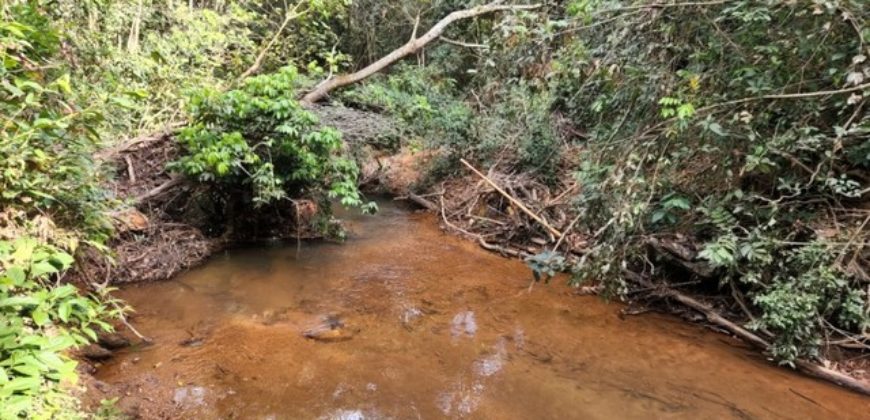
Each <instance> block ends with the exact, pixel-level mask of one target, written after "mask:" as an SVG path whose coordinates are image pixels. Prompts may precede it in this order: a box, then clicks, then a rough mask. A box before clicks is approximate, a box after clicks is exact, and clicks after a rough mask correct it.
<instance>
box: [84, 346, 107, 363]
mask: <svg viewBox="0 0 870 420" xmlns="http://www.w3.org/2000/svg"><path fill="white" fill-rule="evenodd" d="M81 352H82V356H84V357H86V358H88V359H91V360H97V361H100V360H106V359H110V358H111V357H112V352H111V351H110V350H107V349H106V348H105V347H103V346H101V345H99V344H90V345H87V346H85V347H84V348H82V350H81Z"/></svg>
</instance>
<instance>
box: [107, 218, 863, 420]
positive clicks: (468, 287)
mask: <svg viewBox="0 0 870 420" xmlns="http://www.w3.org/2000/svg"><path fill="white" fill-rule="evenodd" d="M381 209H382V212H381V213H380V214H379V215H377V216H358V215H345V216H346V217H348V218H349V219H350V221H351V230H352V232H353V234H352V235H351V239H350V240H349V241H348V242H347V243H345V244H331V243H322V242H318V243H310V244H305V245H304V246H303V247H302V249H301V251H300V252H299V254H298V255H297V252H296V248H295V244H291V245H287V246H284V245H281V244H272V245H271V246H268V247H263V248H257V249H242V250H235V251H232V252H228V253H226V254H225V255H222V256H219V257H217V258H214V260H213V261H212V262H210V263H209V264H207V265H206V266H204V267H202V268H201V269H198V270H194V271H191V272H190V273H187V274H185V275H183V276H180V277H179V278H178V279H176V280H174V281H170V282H165V283H160V284H151V285H144V286H139V287H130V288H127V289H125V290H123V291H122V292H121V293H120V294H121V297H123V298H125V299H127V300H129V301H130V303H131V304H133V306H134V307H136V308H137V309H138V310H139V312H138V313H137V315H136V316H135V322H136V324H137V326H138V327H139V328H140V329H141V330H142V331H143V332H144V333H146V334H147V335H149V336H151V337H153V338H154V339H155V340H156V344H155V345H153V346H148V347H136V348H132V349H130V350H127V351H126V352H124V353H122V354H121V355H119V356H118V357H116V358H115V359H114V360H113V361H111V362H110V363H109V364H108V365H106V366H103V367H102V368H101V369H100V371H99V373H98V377H99V378H100V379H101V380H103V381H106V382H109V383H112V384H117V385H118V386H119V387H120V389H123V390H126V394H128V395H129V397H124V398H122V399H121V401H120V405H121V406H122V407H127V408H129V407H131V406H133V405H138V407H139V413H140V414H141V415H142V416H143V417H144V418H245V419H247V418H254V419H296V418H311V419H387V418H396V419H406V418H410V419H417V418H421V419H423V418H424V419H430V418H493V419H525V418H534V419H547V418H552V419H570V418H577V419H588V418H592V419H596V418H599V419H612V418H644V419H646V418H692V419H695V418H795V419H803V418H832V417H833V416H836V417H837V418H861V417H862V416H866V414H867V413H868V410H870V402H868V400H867V399H865V398H863V397H860V396H858V395H854V394H850V393H848V392H846V391H843V390H840V389H837V388H835V387H832V386H829V385H827V384H824V383H819V382H816V381H814V380H811V379H808V378H805V377H801V376H798V375H796V374H793V373H791V372H789V371H787V370H784V369H778V368H775V367H773V366H771V365H769V364H768V363H767V362H765V361H764V360H762V359H761V357H760V356H758V355H756V354H755V353H752V352H750V351H746V350H744V349H742V348H741V347H740V346H739V344H737V343H735V342H732V341H731V340H730V339H728V338H727V337H724V336H721V335H718V334H714V333H710V332H706V331H704V330H703V329H702V328H700V327H697V326H691V325H685V324H683V323H681V322H679V321H674V320H672V319H670V318H668V317H664V316H658V315H647V316H642V317H629V318H627V319H625V320H620V318H619V317H618V316H617V311H618V310H619V307H617V306H615V305H606V304H604V303H602V302H600V301H599V300H597V299H595V298H587V297H576V296H573V295H572V294H571V293H570V291H569V290H568V289H566V288H564V287H563V286H561V285H559V284H558V282H554V284H553V285H552V286H550V287H548V288H547V287H544V288H540V289H538V288H536V289H535V290H534V291H533V292H532V293H531V294H528V293H525V290H526V286H527V285H528V281H529V273H528V271H527V269H526V268H525V267H524V265H523V264H522V263H521V262H517V261H511V260H505V259H502V258H499V257H498V256H494V255H491V254H487V253H485V252H483V251H481V250H479V249H478V248H476V247H475V246H474V245H473V244H470V243H466V242H463V241H461V240H459V239H457V238H454V237H451V236H449V235H445V234H442V233H441V232H440V231H439V230H438V229H437V226H436V225H435V221H434V220H432V219H430V218H429V217H428V216H426V215H415V214H411V213H407V212H405V211H403V210H400V209H398V208H396V207H395V206H392V205H390V204H389V203H382V204H381ZM723 342H724V343H723ZM735 344H736V345H735ZM125 404H126V405H125ZM835 413H836V415H835Z"/></svg>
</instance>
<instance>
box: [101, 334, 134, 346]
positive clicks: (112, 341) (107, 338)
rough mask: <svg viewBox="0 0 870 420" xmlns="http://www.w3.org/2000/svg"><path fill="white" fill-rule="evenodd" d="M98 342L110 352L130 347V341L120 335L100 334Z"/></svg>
mask: <svg viewBox="0 0 870 420" xmlns="http://www.w3.org/2000/svg"><path fill="white" fill-rule="evenodd" d="M97 342H98V343H99V344H100V346H102V347H104V348H107V349H109V350H118V349H122V348H125V347H130V340H128V339H127V337H124V336H123V335H121V334H118V333H103V334H100V337H99V340H97Z"/></svg>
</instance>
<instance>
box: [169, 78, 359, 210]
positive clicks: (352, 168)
mask: <svg viewBox="0 0 870 420" xmlns="http://www.w3.org/2000/svg"><path fill="white" fill-rule="evenodd" d="M298 77H299V76H298V74H297V71H296V69H295V68H294V67H285V68H283V69H281V70H279V71H278V72H276V73H274V74H270V75H264V76H258V77H254V78H250V79H247V80H245V81H244V83H243V86H242V87H241V88H239V89H235V90H231V91H228V92H216V91H214V90H204V91H201V92H199V93H197V94H196V95H194V96H193V98H192V100H191V103H190V114H191V117H192V118H193V121H194V124H193V125H191V126H189V127H187V128H185V129H184V130H182V131H181V133H180V134H179V136H178V140H179V142H181V144H182V146H183V149H184V152H185V153H183V154H182V156H181V158H180V159H179V160H178V161H176V162H174V163H173V164H172V165H171V167H173V168H177V169H179V170H180V171H181V172H182V173H184V174H187V175H189V176H193V177H196V178H197V179H199V180H200V181H204V182H212V181H215V182H219V183H221V184H224V185H226V186H227V187H228V188H229V189H231V190H234V189H236V188H238V187H239V186H240V185H241V186H244V188H246V189H248V190H249V193H250V194H248V196H249V197H250V200H251V202H252V204H253V205H254V206H255V207H256V206H260V205H263V204H269V203H272V202H274V201H278V200H281V199H285V198H288V197H298V196H302V195H305V196H312V197H318V198H325V197H326V196H328V197H329V198H334V199H338V200H339V201H340V202H341V203H342V204H343V205H346V206H361V205H363V201H362V198H361V197H360V194H359V191H358V189H357V175H358V170H357V166H356V163H355V162H354V161H353V160H350V159H348V158H347V157H344V156H341V151H342V144H341V134H340V133H339V132H338V131H336V130H335V129H333V128H328V127H326V128H324V127H320V126H319V124H318V122H317V117H315V116H314V114H312V113H311V112H309V111H307V110H305V109H303V108H302V107H301V106H300V105H299V103H298V102H297V101H296V100H294V99H293V98H292V97H290V98H288V97H287V96H288V92H294V91H295V90H296V87H297V86H296V84H297V83H298V80H297V79H298Z"/></svg>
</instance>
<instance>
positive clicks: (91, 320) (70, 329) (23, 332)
mask: <svg viewBox="0 0 870 420" xmlns="http://www.w3.org/2000/svg"><path fill="white" fill-rule="evenodd" d="M72 263H73V258H72V256H71V255H70V254H68V253H66V252H64V251H62V250H60V249H58V248H56V247H54V246H51V245H48V244H44V243H40V242H39V241H37V240H36V239H33V238H30V237H20V238H18V239H16V240H14V241H0V418H4V419H6V418H18V417H19V416H21V415H25V417H30V416H32V417H33V418H52V417H53V416H64V415H70V414H71V413H70V412H69V409H70V407H69V401H67V399H66V398H64V393H63V392H62V391H61V390H60V389H59V385H61V384H62V383H66V384H67V385H69V384H72V383H74V382H75V380H76V378H77V375H76V372H75V366H76V362H75V361H73V360H71V359H70V358H69V357H68V356H67V355H66V354H65V353H64V352H65V351H66V350H69V349H70V348H72V347H76V346H80V345H83V344H87V343H89V342H91V341H96V340H97V332H96V330H97V329H100V330H104V331H111V330H112V327H111V325H109V324H108V323H106V321H105V320H106V319H109V318H111V317H112V316H114V315H116V314H118V313H119V311H121V310H122V309H120V308H121V306H120V305H118V304H117V302H116V301H114V300H112V299H111V298H108V297H107V296H105V295H103V296H94V297H85V296H82V295H80V293H79V291H78V290H77V289H76V288H75V287H74V286H72V285H69V284H67V285H62V286H57V285H55V284H54V282H52V281H51V279H52V277H56V276H58V275H60V274H61V273H62V272H63V271H64V270H66V269H68V268H69V267H70V266H71V265H72Z"/></svg>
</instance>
